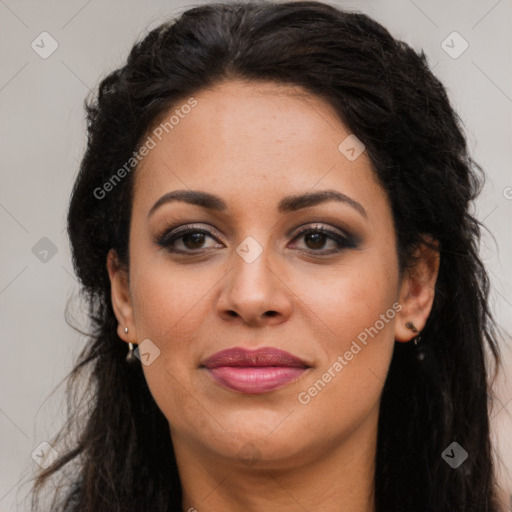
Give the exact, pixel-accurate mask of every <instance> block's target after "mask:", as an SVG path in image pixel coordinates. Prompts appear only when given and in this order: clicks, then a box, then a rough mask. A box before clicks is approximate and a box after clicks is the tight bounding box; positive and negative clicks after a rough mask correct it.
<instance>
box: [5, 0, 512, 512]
mask: <svg viewBox="0 0 512 512" xmlns="http://www.w3.org/2000/svg"><path fill="white" fill-rule="evenodd" d="M198 3H199V2H196V3H194V4H192V2H184V1H180V2H177V1H164V0H158V1H157V0H152V1H147V2H135V1H120V0H115V1H114V0H109V1H102V2H100V1H99V0H89V1H86V0H85V1H84V0H73V1H69V0H68V1H64V0H61V1H49V0H46V1H23V0H18V1H15V0H8V1H1V0H0V48H1V52H0V109H1V114H2V115H1V118H0V162H1V167H0V169H1V187H0V233H1V245H0V257H1V267H0V326H1V358H0V389H1V395H0V460H1V461H2V462H1V464H0V511H7V510H28V509H29V507H28V502H24V498H25V496H26V493H27V492H28V491H29V488H30V484H28V483H27V481H28V479H29V478H30V477H31V476H33V474H34V472H35V470H36V469H37V466H36V462H34V460H33V459H32V458H31V453H32V452H33V450H34V449H35V448H36V447H37V446H38V445H39V444H40V443H41V442H44V441H46V440H49V439H50V438H51V437H52V436H53V434H54V433H55V432H56V430H57V429H58V427H60V425H61V423H62V421H63V418H64V416H63V412H64V411H65V407H64V403H63V402H62V399H63V391H64V385H63V382H62V379H63V378H64V377H65V376H66V374H67V372H68V371H69V370H70V369H71V363H72V360H73V357H74V356H75V355H76V354H77V353H78V352H79V350H80V349H81V348H82V347H83V344H84V341H85V340H84V338H83V337H82V336H80V335H79V334H78V333H77V332H75V331H74V330H73V329H71V328H70V327H69V326H68V325H67V324H66V321H65V315H64V311H65V307H66V303H67V301H68V300H69V301H70V313H71V316H72V321H73V322H75V323H80V322H82V321H83V314H82V313H81V312H80V302H79V300H78V296H77V292H78V286H77V282H76V280H75V278H74V275H73V271H72V266H71V262H70V254H69V247H68V240H67V237H66V233H65V216H66V208H67V202H68V198H69V195H70V191H71V187H72V184H73V180H74V177H75V175H76V172H77V169H78V165H79V162H80V159H81V156H82V153H83V150H84V147H85V131H84V130H85V122H84V112H83V100H84V98H85V96H86V95H87V94H88V93H89V91H90V90H91V89H94V87H95V86H96V85H97V84H98V82H99V80H100V78H102V77H103V76H105V75H106V74H107V73H108V72H109V71H111V70H112V69H114V68H115V67H118V66H120V65H122V64H123V63H124V59H125V58H126V56H127V53H128V51H129V49H130V48H131V46H132V44H133V43H134V42H135V40H136V39H138V38H140V37H142V36H143V35H144V34H145V33H146V31H147V30H148V29H150V28H153V27H154V26H156V25H157V24H159V23H160V22H161V21H162V20H163V19H164V18H167V17H172V16H174V15H176V14H178V13H180V12H182V11H183V10H185V9H186V7H187V6H191V5H196V4H198ZM331 3H336V2H331ZM337 3H338V4H339V5H340V6H344V7H346V8H348V9H350V10H360V11H362V12H365V13H367V14H369V15H370V16H373V17H374V18H375V19H376V20H377V21H379V22H381V23H382V24H383V25H384V26H385V27H387V28H388V29H389V30H390V31H391V32H392V33H393V35H395V36H397V37H399V38H401V39H403V40H405V41H407V42H408V43H409V44H410V45H411V46H413V48H415V49H417V50H418V49H420V48H423V49H424V50H425V52H426V54H427V55H428V57H429V61H430V63H431V66H432V67H433V69H434V72H435V74H436V75H437V76H438V77H439V78H440V79H441V81H442V82H443V83H444V84H445V86H446V87H447V89H448V93H449V95H450V98H451V100H452V102H453V104H454V106H455V108H456V109H457V111H458V112H459V114H460V116H461V118H462V119H463V121H464V123H465V125H466V133H467V136H468V141H469V145H470V148H471V150H472V153H473V156H474V158H475V159H476V161H477V162H479V163H480V164H481V165H482V166H483V167H484V169H485V171H486V173H487V176H488V178H487V184H486V187H485V190H484V191H483V193H482V194H481V196H480V197H479V199H478V201H477V202H476V204H475V209H476V210H475V211H476V215H477V217H478V218H479V219H480V220H482V221H484V222H485V225H486V226H487V227H488V229H489V230H490V232H491V233H492V234H493V235H494V239H493V238H492V237H491V236H490V235H489V234H488V233H484V237H483V244H482V250H481V255H482V258H483V260H484V262H485V263H486V265H487V268H488V270H489V273H490V277H491V281H492V286H493V289H492V296H491V303H492V308H493V311H494V312H495V315H496V318H497V320H498V322H499V323H500V324H501V326H502V327H503V328H504V329H505V330H506V331H507V332H512V273H511V262H512V230H511V224H512V223H511V221H512V171H511V162H512V155H511V153H512V150H511V146H512V138H511V135H512V129H511V124H512V116H511V112H512V72H511V63H512V55H511V54H512V44H511V43H512V41H511V33H512V30H511V29H512V27H511V25H512V23H511V19H512V16H511V15H512V4H511V2H510V0H473V1H468V0H459V1H446V0H438V1H431V0H429V1H426V0H414V1H413V0H394V1H388V0H386V1H383V0H380V1H378V0H374V1H360V2H355V1H352V2H344V1H339V2H337ZM43 31H46V32H48V33H49V34H51V36H52V37H53V38H54V39H55V40H56V41H57V43H58V48H57V50H56V51H55V52H54V53H53V54H52V55H50V56H49V57H48V58H47V59H43V58H41V57H40V56H39V54H38V53H36V51H34V50H33V49H32V47H31V43H32V41H34V40H35V41H36V43H37V42H38V41H39V45H40V46H42V44H41V43H40V40H41V38H40V37H39V35H40V34H41V32H43ZM454 31H456V32H458V33H459V34H460V35H461V36H462V38H463V39H464V40H465V41H467V43H468V44H469V47H468V48H467V50H466V51H464V53H462V54H461V55H460V56H458V57H457V58H453V54H454V52H455V53H458V52H459V51H460V50H461V49H462V48H463V47H462V44H463V42H462V40H460V39H457V37H458V36H455V39H454V38H453V36H450V37H449V38H448V39H447V37H448V36H449V35H450V34H451V33H452V32H454ZM445 40H446V42H445V43H444V49H443V41H445ZM452 41H453V42H452ZM44 45H45V48H46V49H48V48H49V40H48V39H46V43H44ZM446 45H449V46H451V47H453V48H451V49H448V48H447V47H446ZM445 49H447V50H448V51H450V52H452V56H450V55H449V54H448V53H447V52H446V51H445ZM45 237H46V238H47V239H49V240H50V242H48V240H43V241H40V240H41V239H42V238H45ZM36 244H39V245H36ZM34 246H35V249H34ZM49 246H52V247H53V246H54V251H55V250H56V253H55V254H53V255H52V252H51V251H50V252H48V253H47V254H45V253H44V252H41V250H42V249H44V248H48V247H49ZM41 248H42V249H41ZM502 345H503V351H504V355H505V361H504V362H505V368H504V371H503V372H502V375H501V376H500V377H499V379H498V381H497V383H496V392H497V396H498V400H497V401H496V403H495V406H494V409H493V413H492V426H493V433H494V436H495V442H496V448H497V451H498V453H499V454H500V456H501V457H502V459H503V462H504V466H503V467H504V471H503V474H502V481H503V483H504V486H506V487H508V490H507V492H508V493H510V492H511V489H512V478H511V476H510V474H511V473H512V436H511V435H510V434H511V432H512V385H511V377H512V376H511V367H512V356H511V350H510V341H506V340H503V343H502ZM57 385H59V387H58V388H57V391H56V392H55V394H54V395H53V396H51V397H50V393H51V392H52V391H53V390H54V389H55V388H56V386H57ZM507 433H508V435H507ZM455 441H456V440H455ZM469 457H471V454H469ZM505 469H507V470H508V472H506V471H505Z"/></svg>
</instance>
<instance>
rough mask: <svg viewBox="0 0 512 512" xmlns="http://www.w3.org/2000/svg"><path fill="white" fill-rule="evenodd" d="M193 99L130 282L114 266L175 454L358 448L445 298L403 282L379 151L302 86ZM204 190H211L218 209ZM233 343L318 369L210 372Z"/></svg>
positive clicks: (254, 458)
mask: <svg viewBox="0 0 512 512" xmlns="http://www.w3.org/2000/svg"><path fill="white" fill-rule="evenodd" d="M299 93H300V94H302V96H300V95H299ZM193 99H195V101H196V102H197V103H195V102H193V101H192V100H191V101H190V102H187V101H186V100H185V101H184V102H183V104H182V105H194V106H193V107H190V108H187V107H185V108H182V107H180V105H178V106H176V107H175V108H173V110H172V112H169V114H168V115H167V116H166V117H165V119H164V121H167V120H168V119H169V118H170V116H171V115H172V114H173V113H176V111H178V113H177V114H176V117H175V118H174V119H173V124H171V123H169V124H168V125H167V126H166V128H165V129H163V128H162V127H160V128H156V129H155V130H153V132H152V133H151V134H150V136H151V137H152V139H153V142H154V144H153V143H149V146H151V149H149V150H148V153H147V154H146V156H145V157H144V158H143V160H142V162H141V163H140V165H139V167H138V168H137V170H136V175H135V178H136V181H135V188H134V200H133V209H132V216H131V228H130V246H129V251H130V269H129V285H128V284H126V282H125V281H124V280H123V279H121V276H122V273H121V272H117V270H116V267H115V264H114V259H113V258H112V259H111V258H109V263H108V268H109V272H110V275H111V279H112V284H113V288H112V293H113V295H112V299H113V303H114V307H115V311H116V315H117V318H118V320H119V323H120V325H119V331H118V332H119V336H120V337H121V338H123V339H124V340H125V341H131V342H134V343H138V344H139V345H140V344H141V343H142V345H141V346H140V351H141V353H142V354H143V355H142V358H143V363H144V364H143V370H144V374H145V377H146V379H147V382H148V385H149V388H150V390H151V393H152V395H153V397H154V399H155V401H156V403H157V404H158V406H159V408H160V409H161V410H162V412H163V414H164V415H165V416H166V418H167V420H168V422H169V426H170V432H171V436H172V439H173V442H174V444H175V449H176V450H177V453H181V452H183V453H184V452H185V451H186V450H188V451H190V452H191V451H195V453H197V454H201V456H202V457H215V458H216V460H219V458H221V459H222V460H225V461H229V462H231V463H233V464H240V465H242V464H245V463H246V462H247V459H251V464H254V463H258V464H260V465H261V467H265V466H266V465H268V467H285V466H287V465H290V466H291V465H297V464H298V463H301V462H306V461H309V460H313V459H315V458H318V457H322V456H327V454H329V453H330V452H331V451H332V450H333V448H334V447H336V446H341V445H343V444H344V443H345V444H346V445H348V444H350V443H352V444H353V446H354V447H356V446H359V447H360V446H361V445H360V444H358V443H359V442H360V441H362V440H365V439H366V440H368V439H374V437H375V432H376V425H377V418H378V405H379V398H380V394H381V391H382V388H383V384H384V381H385V378H386V373H387V370H388V366H389V364H390V360H391V356H392V351H393V346H394V340H395V339H398V340H399V341H407V340H408V339H410V338H411V337H412V336H414V333H413V332H409V331H407V329H406V328H405V327H404V324H405V322H406V321H407V320H412V321H413V322H414V323H415V324H416V326H417V327H418V328H420V329H421V327H422V326H423V325H422V323H424V322H423V321H424V320H425V319H426V316H427V315H428V310H429V308H430V304H431V300H430V299H431V296H430V295H429V296H428V298H426V297H427V295H425V293H426V292H421V290H420V289H414V290H413V289H412V287H411V286H410V283H409V281H407V278H404V280H400V277H399V269H398V262H397V254H396V249H395V232H394V226H393V218H392V212H391V209H390V204H389V202H388V199H387V196H386V194H385V193H384V191H383V189H382V188H381V186H380V185H379V184H378V182H377V181H376V177H375V176H374V174H373V171H372V169H371V165H370V161H369V158H368V155H367V153H366V152H365V151H363V152H362V153H360V151H361V149H362V148H361V147H360V146H359V145H358V144H357V143H358V141H357V140H354V139H353V138H349V139H347V137H349V136H350V132H349V131H347V129H346V128H345V127H344V125H343V124H341V123H340V121H339V120H338V118H337V117H336V115H335V113H334V111H333V110H332V109H331V108H330V107H329V105H328V104H327V103H324V102H323V101H322V100H321V99H318V98H313V97H310V96H306V95H305V93H304V91H302V90H301V89H299V88H296V87H289V86H278V85H276V84H273V83H266V82H262V83H257V84H256V83H254V82H252V83H244V82H239V81H232V82H226V83H224V84H222V85H218V86H216V87H215V88H212V89H210V90H208V91H204V92H201V93H200V94H197V95H194V98H193ZM177 120H178V121H177ZM340 145H341V146H340ZM153 146H154V147H153ZM359 153H360V154H359ZM178 190H179V191H182V192H183V194H182V196H181V197H182V199H175V200H172V201H171V200H169V201H159V200H160V199H161V198H162V197H163V196H165V195H166V194H169V193H171V192H174V191H178ZM192 191H194V192H196V193H197V194H199V193H202V194H208V195H209V196H208V200H207V201H205V202H204V204H203V206H201V205H200V204H197V203H198V201H196V203H193V202H192V201H187V200H186V196H185V193H186V194H190V193H191V192H192ZM324 191H330V192H331V195H325V197H324V198H323V199H322V196H321V195H320V196H316V194H321V193H323V192H324ZM335 194H338V196H336V195H335ZM210 195H211V196H215V198H216V199H214V200H212V199H211V196H210ZM310 195H311V199H307V197H308V196H310ZM196 197H199V196H196ZM315 197H316V199H315ZM336 197H337V199H336ZM106 200H107V199H106ZM157 203H159V204H158V205H157V206H155V205H156V204H157ZM183 227H190V229H191V233H189V234H188V235H187V234H185V235H183V233H176V230H177V229H178V228H180V229H181V228H183ZM319 229H322V230H325V232H321V231H318V230H319ZM303 230H305V231H303ZM173 233H174V234H176V237H175V238H174V240H173V239H172V238H173V237H172V234H173ZM166 234H167V240H165V239H164V236H166ZM160 244H161V245H160ZM166 244H167V245H166ZM427 287H428V286H427ZM429 288H430V289H431V288H432V286H430V287H429ZM411 290H412V291H414V293H409V292H410V291H411ZM420 292H421V293H420ZM422 293H423V295H422ZM411 296H413V298H411ZM414 297H416V299H418V297H423V299H422V301H423V302H421V301H419V302H418V301H417V302H414V300H416V299H414ZM402 299H403V301H402ZM411 304H412V305H411ZM400 310H401V311H400ZM405 312H407V313H409V312H410V313H411V314H410V315H409V316H407V317H406V316H405ZM125 326H128V327H129V332H128V335H126V334H124V327H125ZM144 340H146V341H144ZM147 340H149V342H148V341H147ZM143 341H144V343H143ZM234 347H241V348H244V349H248V350H254V349H259V348H262V347H265V348H268V347H272V348H275V349H279V350H283V351H286V352H288V353H290V354H292V355H293V356H295V357H296V358H298V359H300V360H301V361H302V362H303V363H304V364H305V366H306V368H303V369H298V368H290V367H281V368H277V369H276V368H274V369H269V367H268V366H267V367H266V368H263V367H259V368H255V367H254V366H252V367H251V366H249V367H247V366H246V367H245V368H240V367H238V368H233V367H227V368H226V366H225V365H226V364H229V361H228V363H226V362H225V361H224V363H223V364H222V365H221V367H220V369H219V368H217V369H216V370H211V369H207V368H205V367H203V366H202V365H203V363H204V362H205V360H206V359H207V358H209V357H210V356H212V355H213V354H215V353H217V352H219V351H223V350H226V349H230V348H234ZM279 364H285V363H283V362H281V363H279ZM222 366H223V367H222ZM359 449H360V448H359Z"/></svg>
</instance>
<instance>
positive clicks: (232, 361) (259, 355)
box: [201, 347, 308, 368]
mask: <svg viewBox="0 0 512 512" xmlns="http://www.w3.org/2000/svg"><path fill="white" fill-rule="evenodd" d="M201 366H204V367H206V368H217V367H219V366H291V367H295V368H308V365H307V364H306V363H305V362H304V361H302V360H301V359H299V358H298V357H296V356H294V355H292V354H290V353H289V352H286V351H284V350H280V349H278V348H273V347H263V348H259V349H256V350H248V349H245V348H242V347H234V348H228V349H226V350H221V351H220V352H216V353H215V354H213V355H211V356H210V357H208V358H207V359H205V360H204V361H203V362H202V364H201Z"/></svg>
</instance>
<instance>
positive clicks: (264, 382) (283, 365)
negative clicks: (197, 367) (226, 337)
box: [201, 347, 310, 394]
mask: <svg viewBox="0 0 512 512" xmlns="http://www.w3.org/2000/svg"><path fill="white" fill-rule="evenodd" d="M201 366H202V367H204V368H206V369H207V371H208V373H209V374H210V375H211V376H212V378H213V380H215V381H216V382H217V383H218V384H220V385H222V386H224V387H226V388H228V389H231V390H234V391H239V392H241V393H248V394H261V393H267V392H269V391H273V390H275V389H278V388H281V387H283V386H285V385H286V384H289V383H290V382H293V381H294V380H297V379H298V378H299V377H300V376H301V375H302V374H303V373H304V372H305V371H306V370H308V368H310V366H308V365H307V364H306V363H305V362H304V361H302V360H301V359H299V358H298V357H295V356H294V355H292V354H290V353H289V352H285V351H284V350H280V349H277V348H272V347H263V348H260V349H257V350H247V349H244V348H241V347H235V348H231V349H227V350H222V351H220V352H217V353H215V354H213V355H212V356H210V357H209V358H208V359H206V360H205V361H203V363H202V365H201Z"/></svg>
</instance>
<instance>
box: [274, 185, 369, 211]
mask: <svg viewBox="0 0 512 512" xmlns="http://www.w3.org/2000/svg"><path fill="white" fill-rule="evenodd" d="M326 201H339V202H342V203H346V204H348V205H350V206H352V208H354V209H356V210H357V211H358V212H359V213H360V214H361V215H362V216H363V217H365V218H368V214H367V213H366V210H365V209H364V207H363V205H362V204H361V203H358V202H357V201H356V200H355V199H352V198H351V197H349V196H347V195H345V194H342V193H341V192H338V191H337V190H320V191H318V192H308V193H305V194H298V195H294V196H288V197H284V198H283V199H281V201H279V206H278V210H279V211H280V212H295V211H297V210H300V209H302V208H308V207H310V206H316V205H317V204H320V203H324V202H326Z"/></svg>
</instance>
